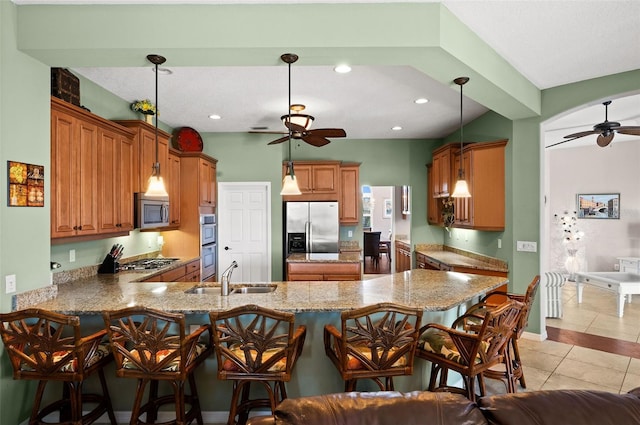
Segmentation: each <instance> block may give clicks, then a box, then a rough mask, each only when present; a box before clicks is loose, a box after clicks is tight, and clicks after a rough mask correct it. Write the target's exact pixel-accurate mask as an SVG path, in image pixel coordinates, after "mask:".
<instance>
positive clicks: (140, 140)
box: [115, 120, 171, 192]
mask: <svg viewBox="0 0 640 425" xmlns="http://www.w3.org/2000/svg"><path fill="white" fill-rule="evenodd" d="M115 122H116V123H118V124H120V125H122V126H124V127H127V128H130V129H131V130H133V131H134V132H135V133H134V134H135V136H134V145H135V148H136V151H137V154H136V158H135V164H136V168H135V170H134V187H133V191H134V192H146V191H147V185H148V183H149V177H151V172H152V171H153V169H152V167H153V164H155V162H156V136H155V131H156V128H155V126H153V125H151V124H147V123H146V122H144V121H139V120H118V121H115ZM170 139H171V135H170V134H169V133H167V132H165V131H162V130H160V129H158V162H159V163H160V175H161V176H162V177H163V178H165V177H166V176H167V175H168V163H169V140H170Z"/></svg>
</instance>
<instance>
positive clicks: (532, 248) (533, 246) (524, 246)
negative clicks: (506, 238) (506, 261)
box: [516, 241, 538, 252]
mask: <svg viewBox="0 0 640 425" xmlns="http://www.w3.org/2000/svg"><path fill="white" fill-rule="evenodd" d="M516 250H517V251H524V252H536V251H538V243H537V242H532V241H517V242H516Z"/></svg>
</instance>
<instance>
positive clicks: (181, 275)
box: [143, 258, 200, 282]
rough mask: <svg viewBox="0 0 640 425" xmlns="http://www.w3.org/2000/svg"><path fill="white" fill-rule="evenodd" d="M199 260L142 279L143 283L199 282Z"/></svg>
mask: <svg viewBox="0 0 640 425" xmlns="http://www.w3.org/2000/svg"><path fill="white" fill-rule="evenodd" d="M199 281H200V259H199V258H197V259H195V260H193V261H190V262H188V263H187V264H184V265H182V266H179V267H176V268H173V269H171V270H167V271H166V272H163V273H159V274H156V275H153V276H150V277H149V278H147V279H144V280H143V282H199Z"/></svg>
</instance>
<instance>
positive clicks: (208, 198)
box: [198, 158, 216, 208]
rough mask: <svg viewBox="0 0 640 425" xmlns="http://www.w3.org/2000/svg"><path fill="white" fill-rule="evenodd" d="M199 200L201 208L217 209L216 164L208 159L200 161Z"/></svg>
mask: <svg viewBox="0 0 640 425" xmlns="http://www.w3.org/2000/svg"><path fill="white" fill-rule="evenodd" d="M198 170H199V173H200V174H199V175H200V177H199V179H198V185H199V187H200V190H199V194H200V196H199V200H200V206H201V207H212V208H215V207H216V163H215V162H214V161H211V160H209V159H207V158H200V159H199V161H198Z"/></svg>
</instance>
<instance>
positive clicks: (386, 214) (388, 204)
mask: <svg viewBox="0 0 640 425" xmlns="http://www.w3.org/2000/svg"><path fill="white" fill-rule="evenodd" d="M392 212H393V208H392V206H391V199H385V200H384V210H383V211H382V217H383V218H391V213H392Z"/></svg>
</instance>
